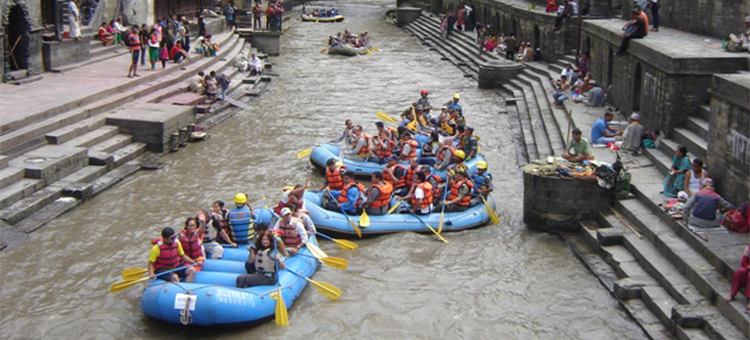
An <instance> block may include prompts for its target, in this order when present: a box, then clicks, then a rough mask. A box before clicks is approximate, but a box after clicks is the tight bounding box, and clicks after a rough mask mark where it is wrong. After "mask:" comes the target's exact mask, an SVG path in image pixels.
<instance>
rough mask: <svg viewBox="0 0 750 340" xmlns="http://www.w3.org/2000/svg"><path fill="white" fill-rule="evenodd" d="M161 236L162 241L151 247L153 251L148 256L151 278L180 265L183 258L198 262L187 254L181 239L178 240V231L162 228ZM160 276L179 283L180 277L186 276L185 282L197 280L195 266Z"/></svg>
mask: <svg viewBox="0 0 750 340" xmlns="http://www.w3.org/2000/svg"><path fill="white" fill-rule="evenodd" d="M161 238H162V239H161V241H159V242H157V243H156V244H155V245H154V246H153V247H152V248H151V253H150V254H149V257H148V277H149V278H151V279H152V280H153V279H155V278H156V277H157V276H156V275H157V274H160V273H163V272H166V271H170V270H173V269H176V268H178V267H180V261H181V260H182V262H185V263H188V264H191V265H192V264H196V263H197V262H196V261H195V260H193V259H191V258H190V257H188V256H187V255H185V251H184V250H183V249H182V245H180V241H178V240H177V233H175V231H174V229H172V228H170V227H166V228H164V229H162V231H161ZM159 278H160V279H162V280H164V281H171V282H174V283H178V282H180V278H184V279H185V282H188V283H190V282H193V280H195V269H194V268H193V267H189V268H184V269H181V270H178V271H175V272H172V273H171V274H166V275H160V276H159Z"/></svg>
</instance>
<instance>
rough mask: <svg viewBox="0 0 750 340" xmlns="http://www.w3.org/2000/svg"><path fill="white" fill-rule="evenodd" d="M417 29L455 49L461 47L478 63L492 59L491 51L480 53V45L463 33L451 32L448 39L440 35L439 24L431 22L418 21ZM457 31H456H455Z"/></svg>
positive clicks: (414, 25) (415, 23)
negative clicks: (443, 38) (468, 39)
mask: <svg viewBox="0 0 750 340" xmlns="http://www.w3.org/2000/svg"><path fill="white" fill-rule="evenodd" d="M412 27H414V28H415V29H417V31H420V32H422V34H424V35H425V36H428V37H431V38H432V39H433V41H436V42H443V43H445V44H449V45H450V46H452V47H453V48H455V49H461V52H462V54H463V55H464V56H465V57H466V58H467V59H471V60H472V61H474V62H476V63H479V64H481V63H485V62H487V61H488V60H490V59H492V58H491V57H490V54H489V53H483V54H482V55H479V46H478V45H477V44H476V43H475V42H473V41H467V40H466V39H465V38H464V37H463V35H461V34H451V36H450V37H448V39H446V40H442V37H441V36H440V28H439V26H431V25H430V24H429V23H426V22H420V21H416V22H414V23H413V26H412ZM454 33H455V31H454Z"/></svg>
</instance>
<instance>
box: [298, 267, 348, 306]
mask: <svg viewBox="0 0 750 340" xmlns="http://www.w3.org/2000/svg"><path fill="white" fill-rule="evenodd" d="M286 270H287V271H289V272H290V273H292V274H294V275H297V276H299V277H301V278H304V279H305V280H307V282H310V283H311V284H312V285H313V287H315V289H317V290H318V291H319V292H321V293H322V294H323V295H325V296H327V297H328V298H330V299H332V300H338V299H339V298H340V297H341V289H339V288H338V287H336V286H334V285H332V284H330V283H326V282H318V281H315V280H312V279H310V278H308V277H306V276H303V275H302V274H299V273H297V272H295V271H293V270H291V269H289V268H286Z"/></svg>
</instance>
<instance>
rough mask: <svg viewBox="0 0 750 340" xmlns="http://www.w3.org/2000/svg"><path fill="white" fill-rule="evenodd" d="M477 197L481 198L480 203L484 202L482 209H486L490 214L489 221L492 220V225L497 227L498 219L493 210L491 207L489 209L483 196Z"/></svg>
mask: <svg viewBox="0 0 750 340" xmlns="http://www.w3.org/2000/svg"><path fill="white" fill-rule="evenodd" d="M479 197H481V198H482V202H484V207H485V208H487V211H488V212H489V213H490V220H492V224H494V225H499V224H500V217H498V216H497V213H496V212H495V209H492V207H490V205H489V203H487V200H485V199H484V196H483V195H482V194H479Z"/></svg>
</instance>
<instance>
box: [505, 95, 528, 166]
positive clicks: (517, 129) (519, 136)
mask: <svg viewBox="0 0 750 340" xmlns="http://www.w3.org/2000/svg"><path fill="white" fill-rule="evenodd" d="M506 110H508V115H509V116H510V117H509V118H508V123H509V124H510V131H511V133H513V144H514V145H515V147H514V148H515V151H516V152H515V153H516V162H517V163H518V166H524V165H526V164H528V163H529V158H528V153H527V151H526V143H525V141H524V136H523V129H522V128H521V120H520V118H519V117H518V109H517V108H516V105H515V102H514V103H513V104H507V106H506Z"/></svg>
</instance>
